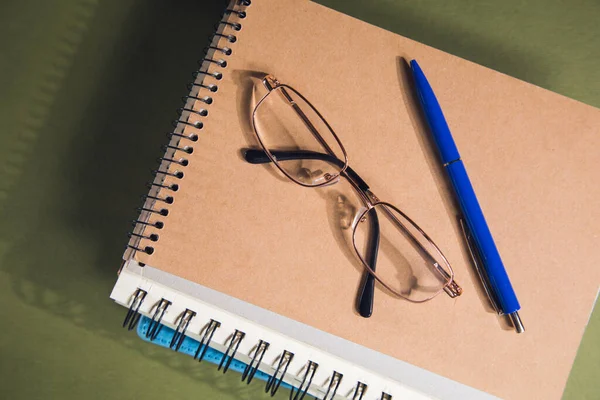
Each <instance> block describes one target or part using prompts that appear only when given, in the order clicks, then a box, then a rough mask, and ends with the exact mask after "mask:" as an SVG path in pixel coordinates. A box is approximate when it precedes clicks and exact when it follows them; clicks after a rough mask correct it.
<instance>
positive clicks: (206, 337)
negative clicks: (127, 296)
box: [123, 288, 392, 400]
mask: <svg viewBox="0 0 600 400" xmlns="http://www.w3.org/2000/svg"><path fill="white" fill-rule="evenodd" d="M147 295H148V292H147V291H145V290H143V289H141V288H138V289H136V291H135V292H133V294H132V296H131V298H132V300H131V304H130V306H129V309H128V311H127V315H126V317H125V320H124V321H123V327H125V326H127V327H128V329H129V330H132V329H133V328H134V327H135V326H136V325H137V323H138V321H139V319H140V317H141V313H140V311H139V310H140V306H141V305H142V303H143V302H144V300H145V298H146V297H147ZM171 305H172V302H171V301H169V300H167V299H165V298H161V299H160V301H158V302H157V303H156V305H155V306H153V307H152V308H151V309H150V312H152V310H154V312H153V315H152V319H151V320H150V323H149V325H148V329H147V331H146V337H147V338H149V339H150V340H151V341H153V340H155V339H156V337H157V336H158V334H159V333H160V331H161V329H162V327H163V325H162V320H163V317H164V316H165V313H166V312H167V309H168V308H169V307H170V306H171ZM195 316H196V312H195V311H193V310H190V309H189V308H186V309H185V311H183V312H182V313H181V314H180V315H179V316H178V317H177V320H176V322H177V327H176V328H175V332H174V334H173V337H172V338H171V342H170V344H169V346H170V348H171V349H173V350H175V351H178V350H179V348H180V347H181V345H182V344H183V341H184V340H185V337H186V332H187V329H188V327H189V325H190V323H191V321H192V319H193V318H194V317H195ZM220 326H221V322H219V321H216V320H214V319H210V320H209V321H208V323H206V325H205V326H204V327H203V328H202V329H201V330H200V332H199V333H200V334H201V335H202V337H201V339H200V343H199V344H198V348H197V349H196V353H195V354H194V359H197V360H198V362H201V361H202V360H203V359H204V356H205V354H206V352H207V350H208V348H209V347H210V343H211V341H212V338H213V336H214V334H215V331H216V330H217V329H218V328H219V327H220ZM245 337H246V333H245V332H242V331H240V330H238V329H236V330H235V331H234V333H233V334H232V335H231V336H230V337H229V338H228V341H227V342H228V344H227V349H226V351H225V353H224V354H223V357H222V358H221V361H220V363H219V365H218V367H217V370H219V371H220V370H223V373H226V372H227V371H228V370H229V367H230V366H231V364H232V362H233V360H234V359H235V356H236V354H237V353H238V350H239V347H240V344H241V342H242V340H243V339H244V338H245ZM269 346H270V344H269V342H267V341H265V340H260V341H259V342H258V344H257V345H256V346H254V347H253V348H252V350H250V351H249V353H248V357H249V358H250V362H248V363H247V364H246V367H245V369H244V371H243V373H242V377H241V380H242V382H244V381H245V382H246V383H247V384H250V382H252V380H253V378H254V376H255V375H256V373H257V372H258V370H259V367H260V366H261V364H262V361H263V358H264V357H265V354H266V352H267V350H268V349H269ZM293 358H294V353H292V352H290V351H288V350H284V352H283V353H282V354H281V356H280V357H278V359H277V360H276V363H277V366H276V368H275V371H274V372H273V373H272V374H271V376H270V377H269V378H268V380H267V383H266V385H265V392H266V393H270V394H271V396H274V395H275V394H276V393H277V391H278V390H279V387H280V386H281V384H282V383H283V379H284V377H285V375H286V373H287V371H288V367H289V366H290V364H291V362H292V360H293ZM318 368H319V364H317V363H316V362H314V361H312V360H309V361H308V362H307V364H306V366H305V368H303V370H304V373H303V375H302V381H301V383H300V385H299V386H297V388H292V389H291V391H290V395H289V399H290V400H303V399H304V398H305V396H306V395H307V394H308V391H309V389H310V387H311V385H312V383H313V378H314V376H315V374H316V372H317V369H318ZM343 376H344V375H343V374H341V373H340V372H338V371H333V374H332V375H331V378H330V379H329V384H328V387H327V391H326V393H325V396H324V397H323V399H322V400H332V399H334V398H335V396H336V393H337V390H338V388H339V386H340V384H341V382H342V378H343ZM367 388H368V386H367V384H365V383H363V382H360V381H358V382H357V383H356V386H355V388H354V392H353V394H352V400H362V399H363V396H364V394H365V393H366V391H367ZM381 400H392V396H391V395H390V394H388V393H385V392H382V394H381Z"/></svg>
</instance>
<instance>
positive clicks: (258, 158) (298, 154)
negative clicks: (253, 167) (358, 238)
mask: <svg viewBox="0 0 600 400" xmlns="http://www.w3.org/2000/svg"><path fill="white" fill-rule="evenodd" d="M243 155H244V159H245V160H246V161H247V162H249V163H250V164H267V163H270V162H271V159H270V158H269V156H268V155H267V153H265V151H264V150H257V149H247V150H244V152H243ZM271 155H272V156H273V157H275V158H276V159H277V161H293V160H321V161H326V162H328V163H330V164H333V165H336V166H338V167H340V168H343V167H344V162H343V161H342V160H340V159H339V158H337V157H334V156H332V155H329V154H325V153H319V152H316V151H310V150H291V151H286V150H271ZM345 172H346V175H348V177H349V178H350V179H352V180H353V181H354V182H355V183H356V184H357V185H358V187H359V188H360V190H362V191H364V192H366V191H367V190H369V185H367V183H366V182H365V181H364V180H363V179H362V178H361V177H360V176H359V175H358V174H357V173H356V172H355V171H354V170H353V169H352V168H350V167H346V170H345Z"/></svg>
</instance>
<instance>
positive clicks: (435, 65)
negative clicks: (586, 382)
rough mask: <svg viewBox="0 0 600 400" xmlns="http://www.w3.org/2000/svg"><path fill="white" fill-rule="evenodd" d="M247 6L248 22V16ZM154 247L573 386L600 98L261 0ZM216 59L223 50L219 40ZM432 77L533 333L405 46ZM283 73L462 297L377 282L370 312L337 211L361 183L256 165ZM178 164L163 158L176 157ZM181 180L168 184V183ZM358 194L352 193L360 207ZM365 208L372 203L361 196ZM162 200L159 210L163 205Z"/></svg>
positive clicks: (468, 373) (197, 268) (525, 392)
mask: <svg viewBox="0 0 600 400" xmlns="http://www.w3.org/2000/svg"><path fill="white" fill-rule="evenodd" d="M234 19H235V18H234ZM241 22H243V28H242V29H241V31H239V32H236V36H237V41H236V43H234V44H228V42H227V40H226V39H222V40H221V41H220V46H221V47H222V46H225V45H228V46H229V47H231V48H232V49H233V54H232V55H231V56H229V57H225V56H222V58H224V59H226V60H227V64H228V65H227V67H226V68H225V69H223V68H220V67H219V66H218V65H216V64H212V66H211V68H210V70H211V71H219V72H222V73H223V78H222V80H220V81H216V80H214V79H212V78H211V77H207V78H206V79H205V83H214V84H217V85H218V92H217V93H211V92H209V91H207V90H205V89H200V91H199V95H198V96H199V97H202V96H206V95H210V96H212V97H213V98H214V102H213V104H211V105H209V106H207V105H206V104H205V103H202V102H200V101H198V102H196V104H194V107H195V108H196V109H200V108H206V109H208V112H209V115H208V116H207V117H206V118H203V117H199V116H195V115H192V116H191V117H190V120H196V119H201V120H202V121H203V122H204V128H203V129H202V130H196V129H194V128H192V127H189V126H188V127H186V128H185V132H186V133H189V134H192V133H196V134H198V136H199V140H198V142H197V143H193V144H191V145H193V147H194V150H195V151H194V153H193V154H190V155H186V154H184V153H181V152H178V153H177V157H179V156H183V155H185V157H186V158H187V159H189V165H188V166H186V167H182V166H177V165H175V164H171V165H170V166H169V167H168V168H169V170H170V171H171V172H174V171H175V170H180V171H183V172H184V173H185V176H184V178H183V179H181V180H178V179H175V178H172V177H167V178H166V180H165V184H170V183H177V184H179V186H180V189H179V191H178V192H176V193H175V194H174V203H173V204H172V205H169V206H168V207H167V208H168V209H169V215H168V216H166V217H163V216H152V217H151V219H152V220H161V221H164V224H165V225H164V228H163V229H161V230H154V229H153V228H146V229H145V232H144V234H150V233H157V234H159V235H160V239H159V240H158V242H151V241H149V240H142V241H140V243H139V245H140V246H141V247H144V246H147V245H151V246H153V247H154V249H155V251H154V253H153V254H152V255H148V254H144V253H141V252H136V253H134V254H133V255H132V254H131V253H130V252H128V253H127V254H126V256H127V257H129V256H133V257H134V258H135V259H136V260H139V261H140V262H143V263H145V264H147V265H151V266H153V267H155V268H158V269H160V270H163V271H166V272H168V273H171V274H174V275H177V276H180V277H183V278H185V279H187V280H190V281H193V282H196V283H199V284H202V285H204V286H207V287H209V288H212V289H215V290H217V291H220V292H223V293H226V294H229V295H231V296H234V297H236V298H239V299H241V300H244V301H246V302H249V303H251V304H254V305H257V306H260V307H263V308H265V309H268V310H271V311H273V312H276V313H278V314H281V315H284V316H286V317H289V318H292V319H294V320H297V321H300V322H302V323H305V324H308V325H310V326H313V327H315V328H318V329H320V330H323V331H326V332H329V333H331V334H334V335H336V336H339V337H342V338H345V339H347V340H350V341H352V342H355V343H358V344H361V345H363V346H366V347H368V348H371V349H374V350H377V351H379V352H382V353H384V354H387V355H390V356H392V357H394V358H397V359H400V360H404V361H407V362H409V363H411V364H414V365H416V366H419V367H422V368H425V369H427V370H430V371H433V372H435V373H437V374H440V375H442V376H445V377H448V378H450V379H453V380H456V381H458V382H461V383H464V384H466V385H469V386H472V387H475V388H478V389H480V390H483V391H486V392H489V393H491V394H494V395H496V396H500V397H503V398H511V399H532V398H544V399H551V398H559V397H560V396H561V394H562V391H563V388H564V385H565V383H566V380H567V376H568V374H569V371H570V368H571V365H572V363H573V360H574V357H575V354H576V351H577V347H578V345H579V342H580V340H581V337H582V334H583V331H584V329H585V326H586V323H587V321H588V318H589V315H590V312H591V309H592V306H593V304H594V300H595V297H596V293H597V290H598V283H599V282H600V269H599V268H598V267H597V266H596V265H595V264H594V258H593V255H594V254H595V253H596V249H597V246H598V238H599V237H600V230H599V228H598V226H599V218H598V217H599V215H600V213H599V211H600V210H599V207H598V204H599V203H598V199H599V198H600V184H599V183H600V182H599V180H598V172H597V164H598V161H600V135H598V127H599V126H600V110H598V109H596V108H593V107H590V106H587V105H585V104H582V103H579V102H577V101H574V100H571V99H568V98H565V97H563V96H560V95H557V94H554V93H551V92H549V91H546V90H544V89H541V88H539V87H536V86H533V85H530V84H527V83H524V82H521V81H519V80H516V79H514V78H511V77H508V76H506V75H503V74H501V73H498V72H495V71H493V70H490V69H487V68H484V67H481V66H478V65H476V64H473V63H471V62H469V61H465V60H463V59H460V58H458V57H455V56H452V55H449V54H446V53H444V52H441V51H438V50H436V49H433V48H431V47H428V46H425V45H423V44H420V43H416V42H414V41H412V40H409V39H406V38H403V37H401V36H398V35H395V34H393V33H390V32H388V31H385V30H383V29H379V28H377V27H374V26H371V25H369V24H366V23H364V22H361V21H359V20H356V19H353V18H350V17H348V16H345V15H342V14H340V13H337V12H335V11H332V10H330V9H327V8H325V7H322V6H320V5H317V4H314V3H311V2H309V1H304V0H297V1H294V0H253V1H252V5H251V7H248V9H247V17H246V18H245V19H244V20H243V21H241ZM215 58H220V56H219V54H217V53H215ZM402 58H404V59H406V60H410V59H417V60H418V61H419V63H420V65H421V67H422V68H423V70H424V72H425V73H426V75H427V77H428V79H429V81H430V83H431V85H432V87H433V89H434V91H435V92H436V95H437V97H438V100H439V102H440V104H441V106H442V109H443V110H444V113H445V116H446V119H447V121H448V124H449V126H450V129H451V131H452V132H453V135H454V138H455V140H456V143H457V146H458V148H459V149H460V152H461V155H462V158H463V160H464V162H465V166H466V168H467V170H468V172H469V174H470V177H471V180H472V183H473V186H474V188H475V191H476V193H477V195H478V198H479V201H480V203H481V206H482V208H483V211H484V213H485V215H486V218H487V221H488V223H489V226H490V229H491V231H492V234H493V235H494V238H495V240H496V244H497V246H498V248H499V250H500V253H501V254H502V257H503V260H504V263H505V265H506V268H507V271H508V274H509V276H510V278H511V281H512V284H513V286H514V288H515V291H516V293H517V295H518V297H519V300H520V302H521V305H522V311H521V317H522V319H523V321H524V323H525V327H526V329H527V330H526V332H525V333H524V334H521V335H517V334H516V333H515V332H514V331H513V330H511V329H510V328H508V327H506V326H504V325H503V324H501V322H500V318H499V317H497V316H495V315H494V314H493V313H492V312H491V310H490V308H489V306H487V303H486V299H485V297H484V295H483V293H482V290H481V288H480V283H479V281H478V278H477V276H476V274H475V272H474V269H473V266H472V264H471V263H470V261H469V258H468V254H467V251H466V248H465V246H464V243H463V241H462V237H461V231H460V226H459V224H458V222H457V213H458V211H457V207H456V204H455V203H454V201H453V199H452V196H451V193H450V190H449V187H448V185H447V183H446V180H445V177H444V174H443V171H442V170H441V168H440V167H439V163H438V159H437V155H436V154H435V152H434V150H433V149H432V147H431V143H430V141H429V139H428V135H429V133H428V131H427V130H426V125H425V122H424V120H423V119H422V117H421V115H420V113H419V106H418V104H417V101H416V98H415V97H414V95H413V94H412V92H411V87H410V80H409V79H408V75H407V73H406V70H405V69H404V67H403V60H402ZM264 73H271V74H273V75H275V76H276V77H277V78H278V79H279V80H280V81H281V82H283V83H286V84H289V85H291V86H293V87H294V88H296V89H297V90H298V91H299V92H300V93H302V94H303V95H304V96H306V97H307V98H308V99H309V100H311V102H312V103H313V104H314V105H315V106H316V107H317V109H318V110H319V111H321V112H322V114H323V115H324V116H325V118H326V119H327V120H328V122H329V123H330V124H331V126H332V127H333V129H334V130H335V131H336V133H337V134H338V136H339V137H340V139H341V140H342V142H343V143H344V145H345V147H346V150H347V152H348V155H349V161H350V165H351V166H352V167H353V168H354V169H355V170H356V171H358V172H359V173H360V174H361V176H362V177H363V178H364V179H365V180H366V181H367V182H369V184H370V185H371V187H372V189H373V191H374V192H375V193H376V194H377V195H378V197H380V198H381V199H382V200H385V201H388V202H390V203H393V204H395V205H397V206H398V207H399V208H400V209H401V210H403V211H404V212H406V213H407V214H408V215H409V216H411V217H412V218H413V219H414V220H415V221H416V222H417V223H418V224H420V225H421V227H422V228H423V229H424V230H425V231H426V232H428V233H429V234H430V235H431V236H432V238H433V239H434V240H435V242H436V243H437V244H438V245H439V246H440V247H441V249H442V251H443V252H444V253H445V255H446V256H447V257H448V259H449V260H450V262H451V264H452V266H453V268H454V270H455V274H456V280H457V281H458V282H459V283H460V284H461V286H462V287H463V289H464V294H463V295H462V296H460V297H458V298H456V299H450V298H449V297H447V296H445V295H444V294H441V295H440V296H438V297H436V298H435V299H433V300H432V301H429V302H427V303H423V304H412V303H409V302H407V301H404V300H401V299H397V298H394V297H392V296H390V295H389V294H387V293H386V292H385V291H382V290H377V291H376V294H375V309H374V314H373V316H372V317H371V318H369V319H364V318H361V317H360V316H358V314H357V313H356V311H355V307H354V304H355V299H356V292H357V289H358V286H359V283H360V281H361V276H362V267H361V266H360V264H359V263H358V261H357V259H356V257H355V256H354V254H353V253H352V249H351V248H350V247H349V246H348V243H347V242H346V241H345V236H344V235H345V232H343V231H342V230H341V229H340V228H339V227H338V226H339V225H338V224H336V222H335V218H336V216H335V213H336V202H337V201H338V200H339V199H340V196H345V197H343V198H347V199H349V201H351V202H353V201H356V195H355V194H354V193H353V192H352V190H351V189H350V187H349V185H348V184H347V183H345V182H340V183H339V184H337V185H334V186H331V187H326V188H320V189H307V188H303V187H300V186H298V185H295V184H293V183H291V182H290V181H288V180H286V179H284V178H283V176H282V175H281V174H280V173H278V172H277V171H276V170H275V168H274V167H273V166H268V165H267V166H264V165H263V166H258V165H251V164H248V163H247V162H245V161H244V160H243V158H242V157H241V150H242V149H244V148H249V147H252V148H257V147H258V143H257V142H256V139H255V138H254V134H253V131H252V127H251V125H250V117H251V112H252V107H253V105H254V104H255V102H256V100H257V98H256V96H257V94H256V92H255V87H254V85H255V84H256V82H257V80H256V77H259V76H261V74H264ZM163 169H166V167H164V168H163ZM166 194H168V193H162V194H161V195H166ZM353 204H354V203H353ZM356 204H358V203H356ZM157 207H158V206H157Z"/></svg>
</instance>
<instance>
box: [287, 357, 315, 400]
mask: <svg viewBox="0 0 600 400" xmlns="http://www.w3.org/2000/svg"><path fill="white" fill-rule="evenodd" d="M317 368H319V364H317V363H316V362H313V361H310V360H309V361H308V365H307V366H306V370H305V371H304V376H303V377H302V382H301V383H300V386H298V391H296V394H295V395H294V388H292V389H291V390H290V400H302V399H304V396H306V393H308V389H309V388H310V385H311V383H312V380H313V378H314V377H315V373H316V372H317ZM292 396H293V397H292Z"/></svg>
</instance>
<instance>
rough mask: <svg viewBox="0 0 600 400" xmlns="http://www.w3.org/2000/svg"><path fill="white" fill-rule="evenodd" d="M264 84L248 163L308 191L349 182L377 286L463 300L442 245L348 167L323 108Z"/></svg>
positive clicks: (367, 293) (360, 245) (418, 296)
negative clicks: (270, 166) (274, 169)
mask: <svg viewBox="0 0 600 400" xmlns="http://www.w3.org/2000/svg"><path fill="white" fill-rule="evenodd" d="M262 83H263V85H264V87H265V88H266V90H267V93H266V94H265V95H264V96H263V97H262V98H261V99H260V100H259V101H258V103H257V104H256V106H255V108H254V111H253V113H252V125H253V129H254V133H255V134H256V138H257V139H258V142H259V143H260V145H261V147H262V150H252V149H251V150H246V151H245V153H244V156H245V159H246V161H248V162H249V163H252V164H263V163H273V165H275V167H277V168H278V169H279V171H281V172H282V173H283V174H284V175H285V176H286V177H287V178H289V179H290V180H291V181H292V182H294V183H296V184H298V185H301V186H304V187H313V188H314V187H323V186H326V185H332V184H335V183H337V182H338V181H339V180H340V179H341V178H344V179H346V180H347V181H348V182H349V183H350V184H351V186H352V187H353V188H354V190H355V191H356V193H357V194H358V196H359V197H360V199H361V203H362V209H360V210H359V211H358V212H357V214H356V216H355V217H354V220H353V222H352V224H351V228H352V245H353V248H354V252H355V253H356V255H357V257H358V259H359V260H360V261H361V263H362V265H363V266H364V268H365V270H366V272H368V274H369V278H370V279H371V281H372V279H373V278H374V279H376V280H377V281H378V282H379V283H380V284H381V285H382V286H383V287H385V288H386V289H387V290H389V291H390V292H391V293H393V294H394V295H396V296H399V297H402V298H404V299H406V300H409V301H412V302H417V303H418V302H424V301H427V300H430V299H432V298H433V297H435V296H436V295H438V294H439V293H441V292H442V291H445V292H446V293H447V294H448V295H449V296H450V297H456V296H458V295H460V294H461V293H462V289H461V288H460V286H459V285H458V284H457V283H456V282H455V281H454V272H453V270H452V267H451V266H450V263H449V262H448V260H447V259H446V257H445V256H444V255H443V253H442V251H441V250H440V249H439V247H438V246H437V245H436V244H435V243H434V242H433V240H432V239H431V238H430V237H429V236H428V235H427V234H426V233H425V232H424V231H423V230H422V229H421V228H420V227H419V226H418V225H417V224H416V223H415V222H414V221H413V220H412V219H411V218H409V217H408V216H407V215H406V214H405V213H404V212H402V211H401V210H400V209H399V208H397V207H396V206H394V205H392V204H390V203H387V202H384V201H381V200H380V199H379V198H377V196H375V194H374V193H373V192H372V191H371V190H370V188H369V186H368V185H367V183H366V182H365V181H364V180H363V179H362V178H361V177H360V176H359V175H358V174H357V173H356V172H355V171H354V170H353V169H352V168H351V167H350V166H349V165H348V155H347V153H346V150H345V149H344V146H343V145H342V142H341V141H340V139H339V137H338V136H337V135H336V133H335V132H334V130H333V129H332V128H331V126H330V125H329V124H328V123H327V121H326V120H325V118H323V116H322V115H321V114H320V113H319V111H317V109H316V108H315V107H314V106H313V105H312V104H311V103H310V102H309V101H308V100H307V99H306V98H305V97H304V96H302V95H301V94H300V93H299V92H298V91H296V90H295V89H294V88H292V87H291V86H288V85H285V84H281V83H280V82H278V81H277V79H275V78H274V77H273V76H271V75H267V76H266V77H265V78H264V79H263V80H262ZM367 286H368V285H367ZM372 286H373V285H372V284H371V289H368V287H366V288H363V294H362V296H361V297H362V298H363V300H364V304H363V305H362V306H365V305H366V304H369V305H370V307H372V296H373V294H372V291H373V289H372ZM363 300H361V301H360V302H359V303H362V302H363ZM362 306H361V305H360V304H359V311H360V313H361V315H363V316H368V315H370V311H369V310H366V309H365V310H361V309H360V308H361V307H362ZM366 308H369V307H368V306H366ZM365 314H368V315H365Z"/></svg>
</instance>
